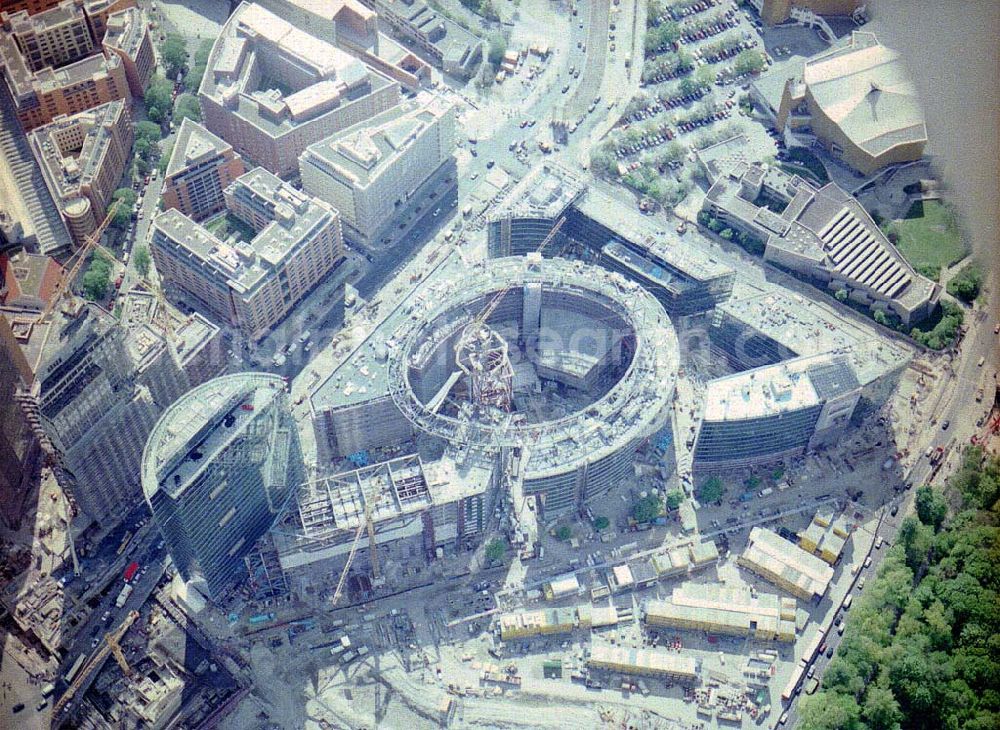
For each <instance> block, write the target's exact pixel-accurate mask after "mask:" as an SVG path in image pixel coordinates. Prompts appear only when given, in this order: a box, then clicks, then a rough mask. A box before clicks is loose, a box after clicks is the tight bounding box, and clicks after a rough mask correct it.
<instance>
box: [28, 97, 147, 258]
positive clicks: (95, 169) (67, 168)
mask: <svg viewBox="0 0 1000 730" xmlns="http://www.w3.org/2000/svg"><path fill="white" fill-rule="evenodd" d="M132 139H133V129H132V118H131V114H130V113H129V106H128V104H127V102H125V101H124V100H117V101H112V102H109V103H107V104H102V105H100V106H97V107H94V108H92V109H89V110H87V111H83V112H79V113H78V114H73V115H72V116H65V115H60V116H58V117H56V118H55V120H53V121H52V122H51V123H49V124H46V125H45V126H42V127H39V128H37V129H35V130H34V131H33V132H31V133H30V134H29V135H28V141H29V144H30V146H31V150H32V153H33V154H34V155H35V159H36V160H37V161H38V166H39V168H40V169H41V171H42V177H43V179H44V180H45V184H46V186H47V187H48V189H49V193H50V194H51V196H52V199H53V201H55V204H56V207H57V208H58V209H59V213H60V215H61V216H62V218H63V221H64V222H65V223H66V228H67V229H68V230H69V232H70V235H71V236H72V238H73V241H74V243H75V244H76V245H77V246H79V245H81V244H82V243H83V242H84V240H85V239H86V237H87V236H88V235H89V234H90V232H91V231H93V230H94V229H95V228H96V227H97V225H98V224H99V223H100V222H101V221H102V220H103V219H104V216H105V215H106V213H107V209H108V205H109V204H110V202H111V194H112V193H113V192H114V191H115V189H116V188H117V187H118V184H119V182H120V181H121V178H122V175H123V174H124V172H125V167H126V165H127V164H128V159H129V155H130V154H131V150H132Z"/></svg>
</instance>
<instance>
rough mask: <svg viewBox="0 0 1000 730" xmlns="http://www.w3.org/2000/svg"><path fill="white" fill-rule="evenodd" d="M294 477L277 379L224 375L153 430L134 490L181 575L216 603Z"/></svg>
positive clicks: (297, 472) (293, 447) (290, 434)
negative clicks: (198, 584)
mask: <svg viewBox="0 0 1000 730" xmlns="http://www.w3.org/2000/svg"><path fill="white" fill-rule="evenodd" d="M303 477H304V466H303V462H302V453H301V449H300V446H299V441H298V432H297V430H296V425H295V421H294V419H293V417H292V413H291V407H290V404H289V397H288V392H287V386H286V384H285V381H284V380H283V379H282V378H281V377H279V376H276V375H270V374H267V373H237V374H233V375H224V376H222V377H219V378H216V379H214V380H210V381H208V382H207V383H203V384H202V385H200V386H198V387H197V388H194V389H193V390H191V391H190V392H188V393H187V394H186V395H185V396H184V397H182V398H181V399H180V400H178V401H177V402H176V403H174V404H173V405H172V406H170V407H169V408H168V409H167V410H166V411H165V412H164V414H163V416H162V417H161V418H160V420H159V421H158V422H157V424H156V426H155V427H154V429H153V431H152V433H151V434H150V436H149V441H148V443H147V444H146V449H145V451H144V452H143V457H142V485H143V491H144V493H145V495H146V499H147V501H148V502H149V506H150V508H151V509H152V511H153V518H154V520H155V521H156V524H157V526H158V527H159V529H160V532H161V533H162V535H163V539H164V541H165V542H166V544H167V548H168V550H169V551H170V555H171V557H172V558H173V560H174V564H175V565H176V566H177V570H178V571H179V572H180V574H181V576H182V577H183V578H184V579H185V580H187V581H196V582H200V581H202V580H203V581H204V584H205V588H206V589H207V592H208V593H209V595H211V596H213V597H218V596H219V595H220V594H221V593H222V592H223V591H225V590H226V588H228V587H229V586H231V585H232V584H233V583H234V582H235V581H236V580H237V579H238V578H239V577H240V576H241V575H245V568H244V562H243V558H244V556H245V555H246V554H247V553H248V552H249V551H250V548H251V547H252V546H253V544H254V542H255V541H256V540H257V539H258V538H260V537H261V536H262V535H263V534H264V532H265V531H267V529H268V528H270V526H271V524H272V522H273V520H274V516H275V514H276V513H277V511H278V510H279V509H280V507H281V506H282V504H283V503H284V501H285V498H286V496H287V495H288V493H289V491H290V489H291V488H293V487H295V486H297V485H298V484H299V483H300V482H301V481H302V479H303Z"/></svg>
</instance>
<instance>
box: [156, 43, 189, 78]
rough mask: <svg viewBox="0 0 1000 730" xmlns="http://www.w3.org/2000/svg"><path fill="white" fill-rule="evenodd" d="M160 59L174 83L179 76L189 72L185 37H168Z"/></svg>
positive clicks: (161, 49)
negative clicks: (183, 72) (181, 73)
mask: <svg viewBox="0 0 1000 730" xmlns="http://www.w3.org/2000/svg"><path fill="white" fill-rule="evenodd" d="M160 59H161V60H162V61H163V65H164V66H165V67H166V69H167V76H168V77H169V78H170V79H171V80H172V81H173V80H176V79H177V74H178V73H180V72H182V71H186V70H187V62H188V52H187V44H186V43H185V42H184V36H181V35H178V34H176V33H170V34H168V35H167V38H166V40H165V41H163V44H162V45H161V46H160Z"/></svg>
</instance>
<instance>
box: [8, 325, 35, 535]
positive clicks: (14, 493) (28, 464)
mask: <svg viewBox="0 0 1000 730" xmlns="http://www.w3.org/2000/svg"><path fill="white" fill-rule="evenodd" d="M32 377H33V375H32V372H31V368H30V367H29V366H28V362H27V360H26V359H25V358H24V353H22V352H21V347H20V345H18V343H17V340H16V339H15V337H14V332H13V330H12V329H11V327H10V324H9V323H8V322H7V319H6V318H5V317H4V316H3V315H0V519H3V521H4V523H5V524H7V525H10V526H16V525H17V524H18V523H19V522H20V518H21V508H22V505H23V504H24V498H25V495H26V494H27V491H28V487H29V486H30V484H31V478H32V475H33V474H34V470H35V467H36V465H37V460H38V456H39V454H40V451H39V444H38V440H37V439H36V438H35V436H34V433H33V431H32V428H31V424H30V423H29V422H28V419H27V417H26V415H25V413H24V412H23V411H22V410H21V406H20V403H19V395H20V393H21V391H23V390H24V389H25V388H26V387H27V386H28V384H29V383H30V382H31V380H32Z"/></svg>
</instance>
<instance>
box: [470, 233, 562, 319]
mask: <svg viewBox="0 0 1000 730" xmlns="http://www.w3.org/2000/svg"><path fill="white" fill-rule="evenodd" d="M565 222H566V216H563V217H562V218H560V219H559V220H557V221H556V223H555V225H554V226H552V229H551V230H550V231H549V232H548V233H547V234H546V236H545V238H543V239H542V242H541V243H539V244H538V248H536V249H535V253H541V252H542V251H543V250H544V249H545V247H546V246H548V245H549V243H551V241H552V239H553V238H555V237H556V234H557V233H559V229H560V228H562V227H563V223H565ZM510 290H511V286H510V285H508V286H505V287H504V288H503V289H501V290H500V291H498V292H497V293H496V294H494V295H493V298H492V299H490V301H489V302H487V303H486V306H485V307H483V310H482V311H481V312H480V313H479V316H477V317H476V320H475V322H476V324H477V325H482V324H484V323H485V322H486V320H487V319H489V318H490V315H491V314H493V312H494V311H495V310H496V308H497V307H498V306H500V302H501V301H503V298H504V297H505V296H506V295H507V292H509V291H510Z"/></svg>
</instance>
